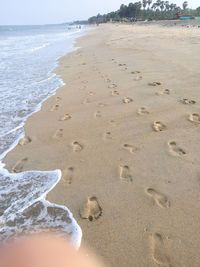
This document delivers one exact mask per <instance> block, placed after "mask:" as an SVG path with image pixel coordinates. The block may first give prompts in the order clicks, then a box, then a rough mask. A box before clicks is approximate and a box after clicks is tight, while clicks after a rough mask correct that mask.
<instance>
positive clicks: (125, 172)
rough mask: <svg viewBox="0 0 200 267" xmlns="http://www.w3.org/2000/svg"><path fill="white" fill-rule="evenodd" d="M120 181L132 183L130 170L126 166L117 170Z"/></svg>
mask: <svg viewBox="0 0 200 267" xmlns="http://www.w3.org/2000/svg"><path fill="white" fill-rule="evenodd" d="M119 175H120V179H121V181H123V182H132V181H133V176H132V174H131V171H130V168H129V166H128V165H124V166H120V168H119Z"/></svg>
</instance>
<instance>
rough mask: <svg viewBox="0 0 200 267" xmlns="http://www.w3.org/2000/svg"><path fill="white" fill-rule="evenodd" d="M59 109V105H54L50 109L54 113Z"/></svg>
mask: <svg viewBox="0 0 200 267" xmlns="http://www.w3.org/2000/svg"><path fill="white" fill-rule="evenodd" d="M59 107H60V105H59V104H56V105H54V106H53V107H52V108H51V111H56V110H58V109H59Z"/></svg>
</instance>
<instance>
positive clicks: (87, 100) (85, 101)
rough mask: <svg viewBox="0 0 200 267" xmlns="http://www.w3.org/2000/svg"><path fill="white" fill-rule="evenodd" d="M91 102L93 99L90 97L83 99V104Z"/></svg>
mask: <svg viewBox="0 0 200 267" xmlns="http://www.w3.org/2000/svg"><path fill="white" fill-rule="evenodd" d="M89 103H91V100H90V99H89V98H86V99H84V100H83V104H89Z"/></svg>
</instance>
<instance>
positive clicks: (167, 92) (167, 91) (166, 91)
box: [156, 89, 170, 95]
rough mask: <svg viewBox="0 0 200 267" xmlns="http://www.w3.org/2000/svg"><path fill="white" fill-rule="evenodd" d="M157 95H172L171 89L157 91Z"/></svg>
mask: <svg viewBox="0 0 200 267" xmlns="http://www.w3.org/2000/svg"><path fill="white" fill-rule="evenodd" d="M156 95H170V90H169V89H165V90H164V91H161V92H157V93H156Z"/></svg>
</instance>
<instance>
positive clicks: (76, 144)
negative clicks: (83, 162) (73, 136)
mask: <svg viewBox="0 0 200 267" xmlns="http://www.w3.org/2000/svg"><path fill="white" fill-rule="evenodd" d="M72 148H73V151H74V152H80V151H81V150H83V145H81V144H80V143H79V142H77V141H75V142H73V143H72Z"/></svg>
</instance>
